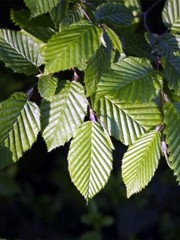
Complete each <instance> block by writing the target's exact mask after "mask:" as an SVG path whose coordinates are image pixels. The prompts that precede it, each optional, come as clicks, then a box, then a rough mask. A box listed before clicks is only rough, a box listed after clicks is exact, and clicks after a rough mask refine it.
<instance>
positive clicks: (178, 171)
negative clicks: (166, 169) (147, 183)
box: [164, 102, 180, 183]
mask: <svg viewBox="0 0 180 240" xmlns="http://www.w3.org/2000/svg"><path fill="white" fill-rule="evenodd" d="M164 123H165V124H166V127H165V130H164V132H165V134H166V142H167V145H168V151H169V163H170V166H171V168H172V169H173V171H174V175H176V177H177V181H178V182H179V183H180V147H179V142H180V135H179V132H180V115H179V113H178V112H177V110H176V109H175V107H174V106H173V105H172V103H170V102H168V103H166V104H165V106H164Z"/></svg>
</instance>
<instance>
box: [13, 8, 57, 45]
mask: <svg viewBox="0 0 180 240" xmlns="http://www.w3.org/2000/svg"><path fill="white" fill-rule="evenodd" d="M29 18H30V12H29V11H27V10H24V9H23V10H18V11H15V10H11V20H12V21H13V23H14V24H15V25H18V26H19V27H20V28H21V29H24V30H25V31H26V32H28V33H30V34H31V35H33V36H34V37H36V38H37V39H39V40H41V41H42V42H47V41H48V40H49V39H50V38H51V37H52V35H54V31H53V30H52V28H53V22H52V20H51V19H50V18H49V17H47V16H45V15H42V16H39V17H37V18H33V19H29Z"/></svg>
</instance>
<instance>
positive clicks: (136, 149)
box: [122, 131, 161, 198]
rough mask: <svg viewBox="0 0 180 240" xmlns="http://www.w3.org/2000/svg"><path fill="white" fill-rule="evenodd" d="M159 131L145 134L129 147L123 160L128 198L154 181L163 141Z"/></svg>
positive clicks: (123, 175)
mask: <svg viewBox="0 0 180 240" xmlns="http://www.w3.org/2000/svg"><path fill="white" fill-rule="evenodd" d="M160 140H161V139H160V133H159V132H158V131H151V132H148V133H146V134H144V135H143V136H142V137H141V138H139V139H138V140H137V141H136V142H134V144H133V145H131V146H129V148H128V151H127V152H126V153H125V154H124V157H123V160H122V178H123V181H124V183H125V185H126V188H127V197H128V198H129V197H130V196H131V195H132V194H134V193H137V192H139V191H141V190H142V189H143V188H145V187H146V186H147V185H148V183H149V182H150V180H151V179H152V177H153V175H154V173H155V170H156V169H157V167H158V163H159V159H160V156H161V141H160Z"/></svg>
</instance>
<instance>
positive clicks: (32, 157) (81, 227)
mask: <svg viewBox="0 0 180 240" xmlns="http://www.w3.org/2000/svg"><path fill="white" fill-rule="evenodd" d="M141 2H142V7H143V11H145V10H147V9H148V8H149V7H151V5H152V4H153V3H154V2H155V1H148V0H143V1H141ZM23 6H24V5H23V1H21V0H5V1H2V0H0V27H1V28H11V29H14V28H15V27H14V25H12V24H11V22H10V20H9V12H10V9H11V8H14V9H20V8H22V7H23ZM163 6H164V1H162V3H160V4H159V5H157V7H156V8H154V9H153V10H152V11H151V12H150V14H149V15H148V19H147V21H148V25H149V28H150V30H151V31H152V32H155V33H160V34H161V33H163V31H164V30H165V27H164V25H163V23H162V19H161V11H162V8H163ZM142 27H143V26H142ZM34 81H36V80H35V79H34V78H33V77H25V76H24V75H21V74H14V73H13V72H12V71H11V70H9V69H6V68H5V67H4V64H3V63H0V100H1V101H2V100H4V99H6V98H8V97H9V96H10V95H11V94H12V93H13V92H14V91H27V90H28V89H29V88H30V87H31V86H32V85H33V83H34ZM114 144H115V147H116V150H115V151H114V168H113V169H114V170H113V173H112V175H111V178H110V179H109V182H108V184H107V185H106V187H105V188H104V189H103V190H102V191H101V192H100V193H99V194H97V196H95V197H94V199H93V200H91V201H90V202H89V204H88V206H86V202H85V200H84V199H83V197H82V196H81V195H80V193H79V192H78V191H77V190H76V188H75V187H74V185H73V184H72V183H71V180H70V177H69V173H68V166H67V152H68V147H69V145H68V144H66V145H65V146H64V147H60V148H59V149H57V150H54V151H52V152H51V153H48V154H47V150H46V146H45V144H44V142H43V140H42V138H41V137H39V139H38V141H37V142H36V143H35V144H34V145H33V147H32V149H31V150H30V151H28V152H27V153H25V155H24V157H23V158H22V159H20V160H19V161H18V163H17V164H14V165H12V166H10V167H8V168H6V169H4V170H2V171H1V172H0V238H6V239H25V240H26V239H27V240H32V239H52V240H53V239H54V240H56V239H62V240H71V239H72V240H74V239H79V240H99V239H102V240H121V239H122V240H138V239H140V240H141V239H142V240H144V239H145V240H154V239H162V240H176V239H178V238H179V235H180V228H179V226H180V189H179V187H178V185H177V183H176V179H175V177H173V173H172V172H171V170H170V169H169V168H168V166H167V164H166V162H165V160H164V159H161V160H160V164H159V168H158V170H157V171H156V174H155V176H154V178H153V180H152V181H151V183H150V184H149V186H148V187H147V188H146V189H145V190H144V191H142V192H141V193H139V194H137V195H134V196H132V197H131V198H130V199H127V198H126V192H125V186H124V184H123V183H122V179H121V173H120V169H121V159H122V156H123V153H124V151H125V150H126V147H125V146H123V145H121V143H120V142H116V141H114ZM2 158H3V156H0V159H2Z"/></svg>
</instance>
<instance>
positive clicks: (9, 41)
mask: <svg viewBox="0 0 180 240" xmlns="http://www.w3.org/2000/svg"><path fill="white" fill-rule="evenodd" d="M40 49H41V44H39V43H37V42H36V41H35V40H34V38H31V37H30V36H27V35H24V34H22V33H20V32H16V31H12V30H0V59H2V60H3V61H4V63H5V65H6V67H10V68H12V69H13V70H14V71H15V72H18V73H25V74H26V75H31V74H35V73H37V72H38V67H39V66H40V65H41V64H42V61H43V58H42V55H41V53H40Z"/></svg>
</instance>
